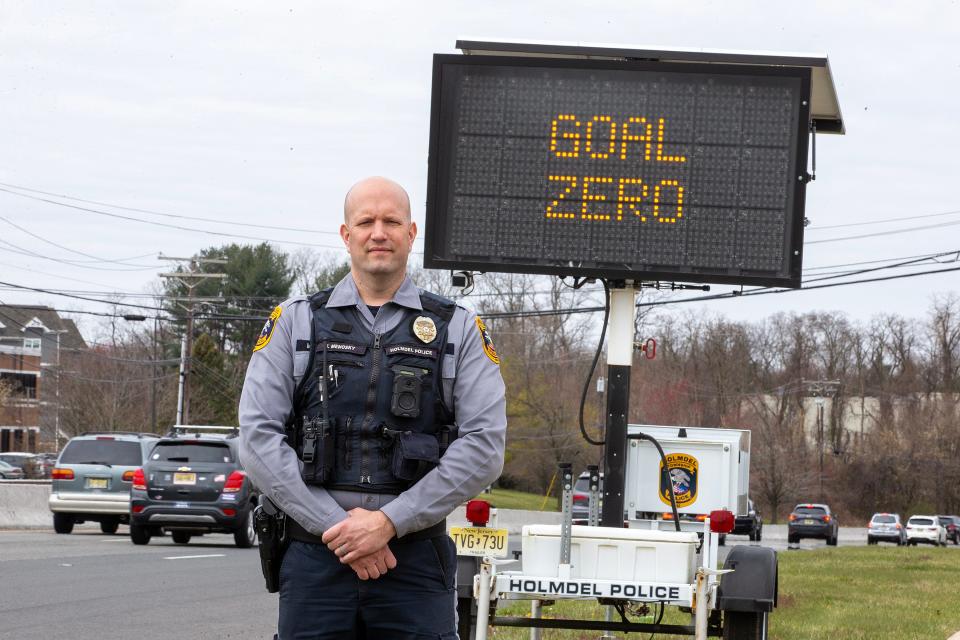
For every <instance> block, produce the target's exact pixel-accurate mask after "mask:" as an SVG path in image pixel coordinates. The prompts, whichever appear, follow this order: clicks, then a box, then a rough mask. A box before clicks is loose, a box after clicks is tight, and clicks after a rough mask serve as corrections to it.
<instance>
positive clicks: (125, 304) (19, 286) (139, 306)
mask: <svg viewBox="0 0 960 640" xmlns="http://www.w3.org/2000/svg"><path fill="white" fill-rule="evenodd" d="M0 285H5V286H7V287H13V288H14V289H25V290H27V291H36V292H37V293H46V294H49V295H53V296H63V297H65V298H76V299H77V300H86V301H87V302H100V303H102V304H112V305H117V306H121V307H131V308H133V309H147V310H148V311H164V310H165V309H163V308H162V307H161V308H158V307H147V306H145V305H142V304H133V303H131V302H117V301H114V300H102V299H98V298H90V297H87V296H77V295H72V294H69V293H57V292H56V291H52V290H50V289H40V288H39V287H28V286H26V285H22V284H14V283H12V282H3V281H2V280H0Z"/></svg>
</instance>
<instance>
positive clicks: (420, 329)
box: [413, 316, 437, 344]
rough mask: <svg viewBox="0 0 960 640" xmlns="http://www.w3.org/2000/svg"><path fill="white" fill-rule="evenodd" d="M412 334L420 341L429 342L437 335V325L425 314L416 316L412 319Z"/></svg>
mask: <svg viewBox="0 0 960 640" xmlns="http://www.w3.org/2000/svg"><path fill="white" fill-rule="evenodd" d="M413 335H415V336H417V337H418V338H420V341H421V342H424V343H426V344H430V343H431V342H433V341H434V340H435V339H436V337H437V325H435V324H434V323H433V320H432V319H431V318H428V317H426V316H417V318H415V319H414V321H413Z"/></svg>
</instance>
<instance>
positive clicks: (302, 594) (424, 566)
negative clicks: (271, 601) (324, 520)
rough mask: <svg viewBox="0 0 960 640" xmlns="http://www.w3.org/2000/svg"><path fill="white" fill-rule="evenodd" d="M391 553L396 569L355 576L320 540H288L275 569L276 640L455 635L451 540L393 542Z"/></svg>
mask: <svg viewBox="0 0 960 640" xmlns="http://www.w3.org/2000/svg"><path fill="white" fill-rule="evenodd" d="M390 550H391V551H393V555H394V556H396V558H397V567H396V568H395V569H391V570H390V571H388V572H387V574H386V575H385V576H381V577H380V578H377V579H376V580H360V579H359V578H358V577H357V574H355V573H354V572H353V569H351V568H350V566H349V565H345V564H341V563H340V560H339V559H338V558H337V557H336V556H335V555H333V552H332V551H330V550H329V549H328V548H327V547H326V546H325V545H322V544H310V543H307V542H300V541H298V540H294V541H293V542H291V543H290V548H289V549H288V550H287V553H286V555H285V556H284V558H283V565H282V566H281V568H280V621H279V638H280V640H333V639H337V640H340V639H344V640H348V639H349V640H381V639H382V640H393V639H396V640H406V639H410V640H413V639H421V638H433V639H434V640H437V639H443V640H451V639H455V638H456V637H457V634H456V590H455V580H456V567H457V558H456V550H455V548H454V545H453V541H452V540H451V539H450V538H449V537H448V536H446V535H440V536H437V537H434V538H430V539H427V540H414V541H410V542H396V541H393V542H391V543H390Z"/></svg>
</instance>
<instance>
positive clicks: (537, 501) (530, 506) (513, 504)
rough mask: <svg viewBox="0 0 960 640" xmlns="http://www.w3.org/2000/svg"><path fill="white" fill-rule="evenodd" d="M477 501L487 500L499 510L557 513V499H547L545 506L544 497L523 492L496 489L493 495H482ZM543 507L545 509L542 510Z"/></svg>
mask: <svg viewBox="0 0 960 640" xmlns="http://www.w3.org/2000/svg"><path fill="white" fill-rule="evenodd" d="M477 500H486V501H487V502H489V503H490V505H491V506H493V507H497V508H498V509H526V510H528V511H557V510H558V509H557V499H556V498H553V497H551V498H547V501H546V504H545V505H544V502H543V496H540V495H537V494H535V493H524V492H523V491H510V490H508V489H494V490H493V492H492V493H481V494H480V495H478V496H477ZM541 505H543V508H542V509H541Z"/></svg>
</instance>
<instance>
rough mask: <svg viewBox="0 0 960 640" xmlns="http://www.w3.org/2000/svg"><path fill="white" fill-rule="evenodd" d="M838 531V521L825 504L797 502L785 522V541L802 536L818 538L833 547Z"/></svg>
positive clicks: (800, 538) (794, 540) (790, 541)
mask: <svg viewBox="0 0 960 640" xmlns="http://www.w3.org/2000/svg"><path fill="white" fill-rule="evenodd" d="M839 532H840V523H839V522H838V521H837V517H836V516H835V515H834V514H833V512H832V511H831V510H830V507H829V505H826V504H814V503H803V504H798V505H797V506H796V507H794V508H793V512H792V513H791V514H790V517H789V518H788V522H787V542H788V543H790V544H796V543H798V542H800V540H802V539H803V538H820V539H822V540H826V541H827V544H828V545H830V546H831V547H835V546H837V536H838V534H839Z"/></svg>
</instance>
